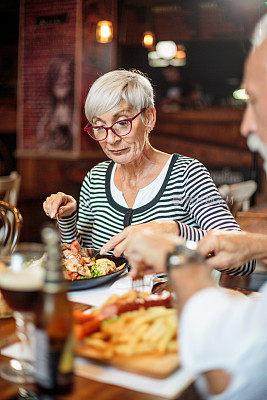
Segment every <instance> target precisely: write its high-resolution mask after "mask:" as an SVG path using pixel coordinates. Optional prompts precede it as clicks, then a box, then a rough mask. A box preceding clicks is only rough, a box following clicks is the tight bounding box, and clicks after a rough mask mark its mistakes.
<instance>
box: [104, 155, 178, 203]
mask: <svg viewBox="0 0 267 400" xmlns="http://www.w3.org/2000/svg"><path fill="white" fill-rule="evenodd" d="M171 158H172V157H171V156H170V157H169V159H168V161H167V162H166V164H165V165H164V167H163V168H162V170H161V172H160V173H159V175H158V176H157V177H156V178H155V179H154V181H153V182H151V183H150V184H149V185H147V186H145V187H144V188H142V189H140V190H139V192H138V193H137V196H136V199H135V201H134V205H133V207H132V208H133V209H134V208H138V207H142V206H144V205H145V204H147V203H149V202H150V201H151V200H153V199H154V197H155V195H156V194H157V193H158V191H159V190H160V188H161V186H162V184H163V181H164V179H165V176H166V174H167V171H168V168H169V165H170V162H171ZM117 165H118V164H116V163H115V164H114V167H113V169H112V173H111V178H110V190H111V195H112V197H113V199H114V200H115V201H116V203H118V204H119V205H121V206H123V207H127V208H128V205H127V203H126V200H125V198H124V197H123V194H122V192H121V191H120V190H119V189H118V188H117V186H116V185H115V183H114V175H115V171H116V168H117Z"/></svg>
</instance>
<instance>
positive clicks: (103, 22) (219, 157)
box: [0, 0, 267, 400]
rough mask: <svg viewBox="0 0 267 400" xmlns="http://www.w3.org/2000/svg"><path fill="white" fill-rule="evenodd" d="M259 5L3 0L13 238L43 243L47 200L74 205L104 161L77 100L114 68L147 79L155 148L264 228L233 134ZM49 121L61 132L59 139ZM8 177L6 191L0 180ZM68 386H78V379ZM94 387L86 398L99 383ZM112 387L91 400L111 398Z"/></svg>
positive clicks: (263, 210)
mask: <svg viewBox="0 0 267 400" xmlns="http://www.w3.org/2000/svg"><path fill="white" fill-rule="evenodd" d="M266 11H267V4H266V2H265V1H260V0H234V1H232V0H46V1H45V2H44V1H43V0H20V1H19V0H1V2H0V21H1V23H0V31H1V33H0V86H1V90H0V116H1V122H0V196H1V199H4V200H5V201H7V202H10V203H12V204H13V205H14V206H17V208H18V209H19V211H20V213H21V215H22V218H23V223H22V226H21V230H20V236H19V242H20V243H32V242H33V243H41V242H42V237H41V227H43V226H45V224H47V223H48V222H49V221H50V218H48V217H47V215H46V214H45V212H44V211H43V203H44V201H45V200H46V198H47V197H48V196H50V195H51V194H52V193H57V192H64V193H67V194H69V195H71V196H73V197H74V198H75V199H76V200H77V201H78V199H79V193H80V189H81V183H82V181H83V179H84V177H85V176H86V174H87V173H88V171H89V170H90V169H91V168H92V167H93V166H95V165H96V164H98V163H99V162H102V161H104V160H107V156H106V155H105V154H104V152H103V151H102V150H101V148H100V146H99V144H98V143H97V142H96V141H94V140H92V139H91V138H90V137H89V136H88V135H87V134H86V132H84V130H83V128H84V126H85V125H86V124H87V122H88V121H87V119H86V116H85V113H84V104H85V100H86V96H87V93H88V90H89V88H90V86H91V85H92V84H93V82H94V81H95V80H96V79H97V78H98V77H99V76H100V75H102V74H104V73H106V72H108V71H111V70H114V69H122V68H123V69H137V70H140V71H142V72H143V73H144V74H145V75H146V76H147V77H149V79H150V80H151V83H152V86H153V88H154V91H155V107H156V111H157V117H156V125H155V127H154V129H153V130H152V132H151V133H150V141H151V144H152V146H153V147H155V148H157V149H158V150H161V151H164V152H166V153H170V154H172V153H178V154H182V155H184V156H188V157H192V158H195V159H197V160H199V161H200V162H201V163H203V164H204V165H205V166H206V168H207V169H208V171H209V173H210V175H211V177H212V179H213V180H214V182H215V185H216V186H217V188H218V189H219V192H220V193H221V195H222V197H223V198H224V199H225V200H226V202H227V204H228V207H229V209H230V211H231V212H232V214H233V216H234V217H235V218H236V220H237V222H238V223H239V225H240V227H241V228H242V229H244V230H246V231H249V232H253V233H260V234H267V202H266V198H267V183H266V182H267V181H266V179H265V174H264V169H263V160H262V158H261V156H260V155H259V154H258V153H257V152H251V151H250V150H249V149H248V146H247V141H246V138H244V137H242V136H241V135H240V124H241V120H242V115H243V113H244V110H245V108H246V104H247V101H248V97H247V94H246V92H245V90H244V87H243V69H244V63H245V60H246V57H247V56H248V53H249V50H250V38H251V34H252V32H253V29H254V27H255V24H256V22H257V21H258V20H259V18H260V17H261V16H262V15H263V14H264V13H265V12H266ZM62 66H63V68H62ZM62 71H63V72H62ZM60 74H62V75H61V76H60ZM60 79H61V80H63V85H65V89H63V92H64V94H63V96H65V99H64V106H63V108H62V109H60V107H61V106H60V105H57V101H58V100H57V96H56V95H55V91H56V89H55V87H56V85H57V84H58V82H59V80H60ZM58 104H59V103H58ZM57 109H58V111H57V112H55V111H56V110H57ZM57 115H58V116H57ZM50 118H55V120H54V123H55V130H54V133H53V132H52V134H51V132H50V133H49V132H48V131H47V126H48V123H50V121H49V119H50ZM56 118H58V121H56ZM56 125H57V126H56ZM57 129H58V132H59V131H61V132H59V133H60V134H62V135H63V136H64V138H65V139H66V140H65V139H64V140H63V141H62V142H60V140H58V141H57V139H56V135H57V132H56V130H57ZM53 135H54V137H53ZM8 178H11V181H12V185H13V188H12V190H13V192H12V190H8V191H7V190H6V188H4V184H5V182H6V181H7V180H8ZM2 181H3V183H2ZM2 186H3V188H2ZM7 192H8V193H7ZM5 196H6V197H5ZM12 196H13V197H12ZM0 232H1V230H0ZM16 240H17V238H16ZM257 268H258V269H256V271H257V272H259V274H260V275H263V271H262V267H261V266H260V265H259V266H257ZM261 278H262V276H261ZM225 281H227V277H226V278H225ZM81 302H82V301H81ZM89 378H90V376H89ZM77 385H78V387H79V390H80V393H82V385H83V381H82V380H81V381H78V383H77ZM92 385H93V386H92V388H93V389H92V392H91V394H92V396H93V392H94V391H95V392H97V391H98V390H99V384H98V386H97V384H96V383H92ZM94 385H95V386H94ZM106 386H108V385H106ZM109 390H110V391H106V392H105V393H107V394H106V397H105V395H103V397H95V398H96V399H98V398H99V399H113V398H114V399H115V397H114V396H115V394H116V393H115V391H114V389H112V390H111V389H109ZM6 393H7V392H6ZM10 393H11V392H10ZM12 393H13V392H12ZM108 393H110V397H109V395H108ZM134 393H135V392H134V391H131V390H130V389H129V390H128V391H124V392H119V391H118V395H119V397H121V396H123V397H122V398H124V399H140V400H141V399H146V400H149V399H152V398H153V399H156V398H157V399H161V398H162V399H163V398H165V397H164V395H163V394H162V393H161V395H159V397H157V396H154V395H148V394H146V395H143V397H142V396H141V395H140V397H135V395H134ZM147 393H148V392H147ZM112 396H113V397H112ZM161 396H162V397H161ZM0 398H2V397H1V394H0ZM6 398H9V397H8V396H7V397H6ZM10 398H11V397H10ZM64 398H65V397H64ZM66 398H69V397H66ZM71 398H72V397H70V399H71ZM74 398H76V397H73V399H74ZM80 398H84V399H85V398H86V397H85V393H84V397H80ZM92 398H93V397H92ZM169 398H170V396H169ZM175 398H179V399H180V398H181V399H185V400H186V399H198V395H197V394H196V392H195V389H191V392H190V393H189V392H188V395H186V393H185V394H184V397H182V395H181V397H175ZM255 400H256V399H255Z"/></svg>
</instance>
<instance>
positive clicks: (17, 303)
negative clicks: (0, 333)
mask: <svg viewBox="0 0 267 400" xmlns="http://www.w3.org/2000/svg"><path fill="white" fill-rule="evenodd" d="M41 256H42V253H41V250H40V254H35V256H34V257H35V258H36V260H34V259H33V254H32V253H31V252H29V254H28V253H27V252H23V253H14V254H13V255H12V256H8V257H1V256H0V263H2V267H4V268H1V270H0V289H1V292H2V295H3V298H4V300H5V301H6V303H7V305H8V306H9V307H10V308H11V309H12V310H13V315H14V318H15V321H16V333H17V336H18V339H19V341H20V349H19V354H20V359H11V360H9V361H8V362H6V363H2V364H1V365H0V376H1V377H2V378H4V379H7V380H9V381H12V382H17V383H27V382H33V365H32V362H31V361H30V359H31V353H32V349H31V347H32V340H31V333H32V332H33V323H34V310H35V306H36V304H37V300H38V295H39V294H40V291H41V289H42V286H43V279H44V268H42V265H41V262H39V258H40V257H41Z"/></svg>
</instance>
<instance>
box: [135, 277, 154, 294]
mask: <svg viewBox="0 0 267 400" xmlns="http://www.w3.org/2000/svg"><path fill="white" fill-rule="evenodd" d="M145 277H148V275H143V276H138V277H137V278H135V279H133V278H132V289H133V290H136V291H137V292H145V291H147V288H148V286H150V283H148V282H146V281H145Z"/></svg>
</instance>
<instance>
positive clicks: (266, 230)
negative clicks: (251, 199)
mask: <svg viewBox="0 0 267 400" xmlns="http://www.w3.org/2000/svg"><path fill="white" fill-rule="evenodd" d="M236 220H237V223H238V224H239V226H240V228H241V229H242V230H244V231H247V232H252V233H263V234H265V235H267V203H263V204H260V205H259V206H255V207H251V209H250V210H249V211H247V212H238V213H237V216H236Z"/></svg>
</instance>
